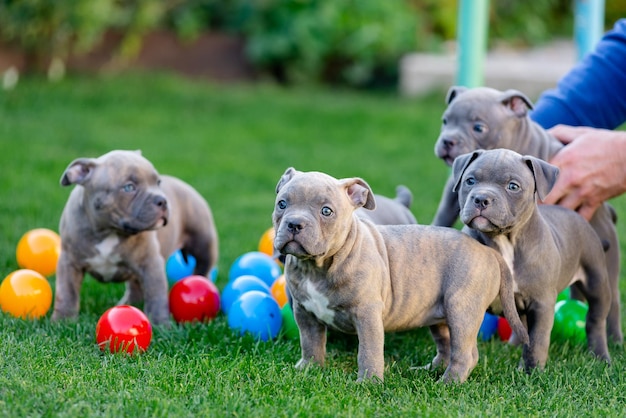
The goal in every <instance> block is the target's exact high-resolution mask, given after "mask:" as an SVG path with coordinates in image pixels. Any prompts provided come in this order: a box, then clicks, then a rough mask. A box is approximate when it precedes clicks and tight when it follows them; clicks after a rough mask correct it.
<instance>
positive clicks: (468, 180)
mask: <svg viewBox="0 0 626 418" xmlns="http://www.w3.org/2000/svg"><path fill="white" fill-rule="evenodd" d="M465 184H467V185H468V186H473V185H475V184H476V179H475V178H474V177H468V178H466V179H465Z"/></svg>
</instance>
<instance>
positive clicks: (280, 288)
mask: <svg viewBox="0 0 626 418" xmlns="http://www.w3.org/2000/svg"><path fill="white" fill-rule="evenodd" d="M270 292H271V293H272V296H273V297H274V299H275V300H276V302H278V306H280V307H281V308H282V307H283V306H285V304H286V303H287V280H286V279H285V275H284V274H281V275H280V276H279V277H278V279H276V280H275V281H274V284H272V287H270Z"/></svg>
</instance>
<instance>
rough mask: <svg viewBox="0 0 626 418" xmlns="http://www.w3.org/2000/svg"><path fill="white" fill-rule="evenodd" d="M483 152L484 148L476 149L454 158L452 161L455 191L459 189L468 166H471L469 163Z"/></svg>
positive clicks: (453, 189)
mask: <svg viewBox="0 0 626 418" xmlns="http://www.w3.org/2000/svg"><path fill="white" fill-rule="evenodd" d="M482 153H483V150H476V151H474V152H470V153H467V154H463V155H459V156H458V157H456V158H455V159H454V162H453V163H452V176H453V178H454V187H453V188H452V191H453V192H456V191H457V190H458V189H459V185H460V184H461V178H463V173H465V170H467V167H469V165H470V164H471V163H472V162H473V161H475V160H476V159H477V158H478V157H479V156H480V154H482Z"/></svg>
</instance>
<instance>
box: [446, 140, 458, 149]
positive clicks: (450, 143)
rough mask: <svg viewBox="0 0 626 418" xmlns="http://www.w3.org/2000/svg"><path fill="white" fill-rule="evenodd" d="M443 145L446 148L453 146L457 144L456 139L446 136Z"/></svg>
mask: <svg viewBox="0 0 626 418" xmlns="http://www.w3.org/2000/svg"><path fill="white" fill-rule="evenodd" d="M443 145H444V146H445V147H446V148H451V147H453V146H455V145H456V141H455V140H454V139H450V138H444V139H443Z"/></svg>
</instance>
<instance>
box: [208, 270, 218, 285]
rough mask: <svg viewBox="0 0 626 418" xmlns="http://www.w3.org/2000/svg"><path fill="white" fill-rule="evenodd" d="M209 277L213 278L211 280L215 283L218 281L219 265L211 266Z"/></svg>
mask: <svg viewBox="0 0 626 418" xmlns="http://www.w3.org/2000/svg"><path fill="white" fill-rule="evenodd" d="M209 279H211V281H212V282H213V283H215V282H216V281H217V266H214V267H213V268H211V270H210V271H209Z"/></svg>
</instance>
